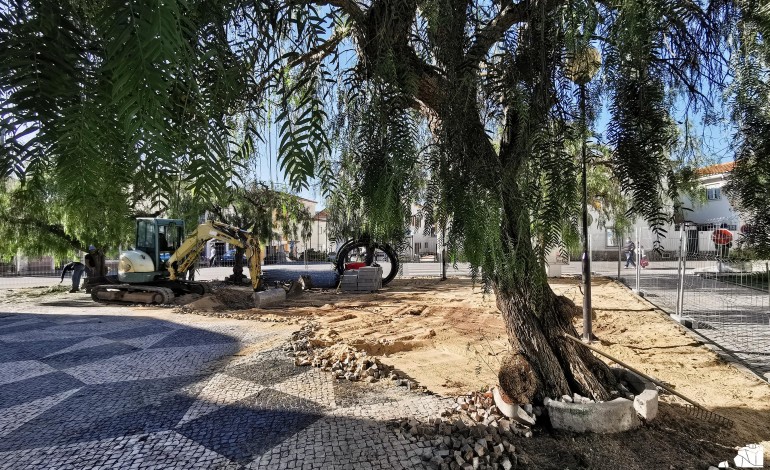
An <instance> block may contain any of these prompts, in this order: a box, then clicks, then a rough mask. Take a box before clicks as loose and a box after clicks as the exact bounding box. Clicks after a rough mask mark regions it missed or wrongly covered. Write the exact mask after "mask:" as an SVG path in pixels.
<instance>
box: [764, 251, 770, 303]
mask: <svg viewBox="0 0 770 470" xmlns="http://www.w3.org/2000/svg"><path fill="white" fill-rule="evenodd" d="M765 276H767V308H770V263H767V262H766V263H765Z"/></svg>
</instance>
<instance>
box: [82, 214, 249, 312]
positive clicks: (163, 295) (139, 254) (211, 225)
mask: <svg viewBox="0 0 770 470" xmlns="http://www.w3.org/2000/svg"><path fill="white" fill-rule="evenodd" d="M212 239H216V240H219V241H223V242H227V243H229V244H230V245H233V246H236V247H240V248H245V249H246V258H247V260H248V268H249V275H250V277H251V285H252V287H253V288H254V290H255V291H257V290H260V289H261V287H262V286H261V277H260V275H261V267H260V251H259V240H258V239H257V238H256V237H255V236H254V235H253V234H251V233H250V232H247V231H245V230H242V229H240V228H238V227H233V226H232V225H227V224H223V223H221V222H215V221H207V222H204V223H202V224H200V225H199V226H198V227H197V228H196V229H195V231H194V232H193V233H192V234H191V235H190V236H189V237H185V227H184V221H183V220H180V219H157V218H144V217H143V218H138V219H136V243H135V244H134V247H135V248H134V249H132V250H129V251H124V252H122V253H121V254H120V261H119V262H118V276H117V279H115V278H114V277H112V278H110V277H108V279H113V280H114V281H115V282H114V283H109V284H100V285H97V286H93V287H91V298H92V299H94V300H95V301H97V302H115V303H132V304H134V303H141V304H167V303H169V302H171V300H173V298H174V297H175V296H177V295H184V294H189V293H194V294H201V295H202V294H205V293H206V292H207V291H208V284H206V283H201V282H195V281H192V280H185V275H186V273H187V272H188V271H191V268H193V266H194V265H195V263H196V262H197V261H198V259H200V255H201V253H202V252H203V250H204V248H205V246H206V242H207V241H208V240H212Z"/></svg>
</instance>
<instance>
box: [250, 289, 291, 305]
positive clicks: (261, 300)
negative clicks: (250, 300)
mask: <svg viewBox="0 0 770 470" xmlns="http://www.w3.org/2000/svg"><path fill="white" fill-rule="evenodd" d="M285 301H286V291H285V290H283V289H282V288H278V289H269V290H263V291H260V292H255V293H254V306H255V307H257V308H264V307H270V306H273V305H280V304H281V303H283V302H285Z"/></svg>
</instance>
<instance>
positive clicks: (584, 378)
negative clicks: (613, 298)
mask: <svg viewBox="0 0 770 470" xmlns="http://www.w3.org/2000/svg"><path fill="white" fill-rule="evenodd" d="M504 199H506V200H507V201H513V199H511V198H504ZM503 206H504V213H505V215H504V221H503V226H502V227H501V229H502V231H503V239H504V240H506V241H507V243H506V248H505V249H504V252H505V253H506V259H507V263H508V265H507V266H501V267H500V269H499V270H498V272H497V273H493V275H492V276H491V277H492V280H493V281H492V282H493V287H494V291H495V295H496V297H497V306H498V308H499V309H500V311H501V312H502V314H503V319H504V320H505V326H506V331H507V333H508V338H509V342H510V345H511V350H512V357H510V358H508V359H507V360H506V361H505V362H504V363H503V364H502V367H501V369H500V373H499V379H500V386H501V387H502V389H503V391H504V392H505V393H506V394H507V395H508V396H509V397H511V398H512V399H514V400H516V401H518V402H520V403H533V402H534V403H540V402H542V400H543V399H544V398H546V397H550V398H557V397H560V396H562V395H571V394H572V393H571V392H577V393H579V394H580V395H582V396H585V397H589V398H593V399H595V400H602V401H606V400H608V399H609V398H610V397H611V395H610V393H609V391H610V390H613V389H614V388H615V386H616V380H615V378H614V376H613V374H612V372H611V371H610V369H609V368H608V367H607V365H606V364H604V363H603V362H602V361H600V360H599V359H597V358H596V357H594V356H593V354H592V353H591V352H590V351H589V350H588V349H587V348H584V347H583V346H581V345H580V344H577V343H575V342H574V341H572V340H570V339H568V338H566V337H565V334H569V335H572V336H576V337H577V336H578V334H577V331H576V330H575V327H574V326H573V325H572V318H573V317H574V316H578V315H580V309H579V308H578V307H577V306H576V305H575V304H574V303H573V302H572V301H571V300H569V299H567V298H566V297H563V296H557V295H556V294H555V293H554V292H553V290H551V287H550V286H549V285H548V278H547V277H546V273H545V268H544V266H542V264H540V262H539V261H538V257H537V256H536V254H535V252H534V250H533V247H532V241H531V237H530V233H529V224H519V223H512V222H511V221H516V220H519V218H520V217H526V218H527V219H526V220H528V218H529V214H527V213H526V210H525V209H523V208H522V207H521V205H517V204H515V203H506V202H504V204H503Z"/></svg>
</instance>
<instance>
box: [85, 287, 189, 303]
mask: <svg viewBox="0 0 770 470" xmlns="http://www.w3.org/2000/svg"><path fill="white" fill-rule="evenodd" d="M91 298H92V299H93V300H94V301H95V302H101V303H116V304H156V305H163V304H170V303H171V301H172V300H173V299H174V291H173V290H171V289H169V288H166V287H157V286H147V285H133V284H105V285H101V286H94V287H92V288H91Z"/></svg>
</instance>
